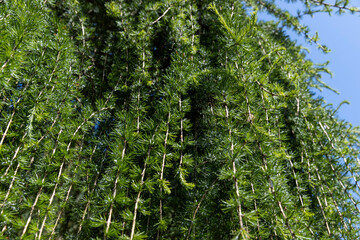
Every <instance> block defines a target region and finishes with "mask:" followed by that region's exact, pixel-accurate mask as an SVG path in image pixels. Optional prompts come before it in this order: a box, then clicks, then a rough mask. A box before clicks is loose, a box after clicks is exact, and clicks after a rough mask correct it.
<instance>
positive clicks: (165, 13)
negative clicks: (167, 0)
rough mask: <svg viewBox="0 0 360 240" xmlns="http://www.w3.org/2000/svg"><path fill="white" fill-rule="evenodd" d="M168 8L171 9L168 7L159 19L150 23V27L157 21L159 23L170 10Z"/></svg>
mask: <svg viewBox="0 0 360 240" xmlns="http://www.w3.org/2000/svg"><path fill="white" fill-rule="evenodd" d="M170 8H171V7H168V8H167V9H166V10H165V12H164V13H163V14H162V15H161V16H160V17H158V18H157V19H156V20H155V21H153V22H152V23H151V25H154V24H155V23H157V22H158V21H160V19H161V18H163V17H164V16H165V15H166V13H167V12H168V11H169V10H170Z"/></svg>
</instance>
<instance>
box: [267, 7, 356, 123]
mask: <svg viewBox="0 0 360 240" xmlns="http://www.w3.org/2000/svg"><path fill="white" fill-rule="evenodd" d="M278 4H280V6H281V7H282V8H283V9H286V10H288V11H290V12H294V10H295V12H296V9H297V7H299V6H300V5H299V4H294V3H289V4H287V3H283V1H282V3H278ZM351 5H352V6H356V7H359V8H360V0H353V1H352V4H351ZM260 19H268V17H266V16H264V15H263V14H261V15H260ZM302 23H303V24H305V25H307V26H309V28H310V30H311V33H312V34H311V35H314V34H315V32H318V33H319V37H320V43H322V44H325V45H326V46H327V47H328V48H330V49H331V52H330V53H328V54H324V53H323V52H322V51H320V50H318V49H317V47H316V46H315V45H311V44H309V43H306V42H305V39H304V37H302V36H298V35H297V34H294V33H292V32H290V31H288V34H289V35H290V37H291V38H292V39H293V40H297V42H298V44H301V45H303V46H305V47H306V48H308V49H309V50H310V54H308V58H310V59H312V60H313V61H314V62H315V63H324V62H326V61H327V60H329V61H330V64H329V65H328V68H330V70H331V71H332V72H333V77H332V78H331V77H330V76H329V75H327V74H326V75H324V76H323V81H324V82H325V83H327V84H328V85H330V86H331V87H333V88H334V89H336V90H337V91H338V92H340V95H337V94H335V93H333V92H331V91H329V90H326V89H325V90H324V91H323V92H320V93H319V95H321V96H323V97H324V98H325V100H326V101H327V102H328V103H332V104H333V105H334V107H335V108H336V107H337V106H338V105H339V103H341V102H342V101H343V100H348V101H349V102H350V105H346V104H344V105H343V106H342V107H341V108H340V110H339V111H338V116H339V117H340V118H341V119H345V120H346V121H348V122H350V123H352V124H353V125H354V126H360V13H355V14H350V13H347V14H342V15H340V16H339V15H337V14H335V13H333V14H332V16H329V15H328V14H326V13H318V14H315V15H314V17H313V18H311V17H310V16H307V17H304V18H303V19H302Z"/></svg>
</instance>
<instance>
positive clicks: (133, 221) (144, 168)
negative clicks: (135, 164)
mask: <svg viewBox="0 0 360 240" xmlns="http://www.w3.org/2000/svg"><path fill="white" fill-rule="evenodd" d="M157 128H158V126H157V127H156V129H155V131H154V134H153V135H152V137H151V140H150V143H149V147H148V151H147V156H146V159H145V161H144V167H143V170H142V172H141V180H140V186H139V188H140V190H139V191H138V193H137V195H136V200H135V206H134V216H133V220H132V226H131V233H130V240H133V239H134V235H135V227H136V218H137V212H138V207H139V206H138V205H139V201H140V197H141V193H142V187H143V185H144V180H145V173H146V169H147V162H148V160H149V158H150V154H151V150H152V148H153V145H152V144H153V142H154V138H155V133H156V131H157Z"/></svg>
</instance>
